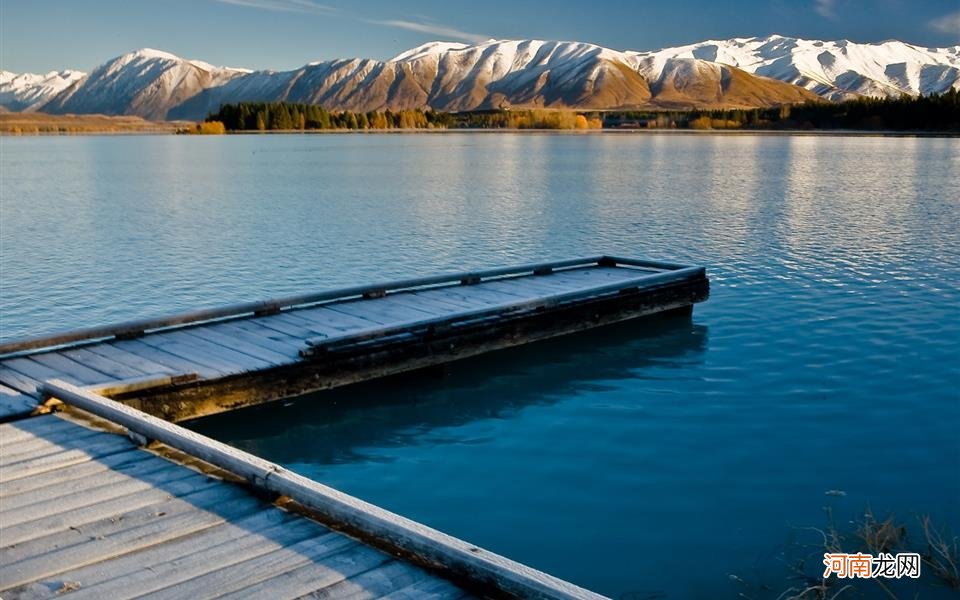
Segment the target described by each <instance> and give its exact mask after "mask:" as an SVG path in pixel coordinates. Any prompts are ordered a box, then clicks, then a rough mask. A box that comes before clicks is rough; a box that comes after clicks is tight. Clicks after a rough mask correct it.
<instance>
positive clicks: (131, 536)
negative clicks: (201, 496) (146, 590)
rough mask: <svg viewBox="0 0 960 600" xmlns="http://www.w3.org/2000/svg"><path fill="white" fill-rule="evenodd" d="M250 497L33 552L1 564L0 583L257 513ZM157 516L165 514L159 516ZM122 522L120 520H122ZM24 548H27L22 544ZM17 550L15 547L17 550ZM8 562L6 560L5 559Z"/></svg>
mask: <svg viewBox="0 0 960 600" xmlns="http://www.w3.org/2000/svg"><path fill="white" fill-rule="evenodd" d="M256 508H257V503H256V501H255V500H254V499H253V498H250V497H249V496H248V497H245V498H240V499H234V500H229V501H227V502H222V503H219V504H218V505H217V510H216V512H213V511H204V510H185V511H184V512H183V513H180V514H170V513H169V512H167V511H159V512H157V513H156V515H157V516H155V518H154V519H153V520H151V521H149V522H146V523H143V524H139V525H138V526H135V527H127V523H123V524H122V526H123V527H125V528H124V529H121V530H119V531H116V532H112V533H110V534H107V535H104V534H94V535H93V538H94V539H92V540H88V541H85V542H83V543H79V544H74V545H71V546H67V547H62V548H56V549H51V550H49V551H46V552H43V553H34V554H33V555H32V556H30V557H29V558H26V559H23V560H19V561H15V562H10V563H4V564H2V565H0V581H2V582H3V584H2V585H4V586H7V587H15V586H20V585H23V584H25V583H28V582H30V581H35V580H37V579H41V578H44V577H50V576H51V575H54V574H57V573H60V572H63V571H65V570H67V569H71V568H77V567H82V566H85V565H89V564H92V563H95V562H98V561H101V560H104V559H107V558H111V557H113V556H117V555H118V554H122V553H128V552H134V551H136V550H139V549H142V548H147V547H150V546H153V545H155V544H158V543H162V542H165V541H167V540H170V539H176V538H178V537H181V536H184V535H187V534H190V533H193V532H195V531H200V530H202V529H206V528H208V527H212V526H214V525H218V524H220V523H223V522H224V521H225V520H227V519H229V518H231V516H232V515H234V514H249V513H250V512H252V511H254V510H256ZM160 513H164V514H163V515H162V516H159V515H160ZM121 522H122V520H121ZM23 547H28V545H27V544H25V545H24V546H23ZM19 549H20V547H18V548H17V550H19ZM7 560H9V559H7Z"/></svg>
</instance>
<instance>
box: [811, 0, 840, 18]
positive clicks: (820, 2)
mask: <svg viewBox="0 0 960 600" xmlns="http://www.w3.org/2000/svg"><path fill="white" fill-rule="evenodd" d="M835 6H836V1H835V0H814V3H813V10H815V11H816V12H817V14H818V15H820V16H821V17H826V18H828V19H829V18H831V17H833V15H834V11H833V9H834V8H835Z"/></svg>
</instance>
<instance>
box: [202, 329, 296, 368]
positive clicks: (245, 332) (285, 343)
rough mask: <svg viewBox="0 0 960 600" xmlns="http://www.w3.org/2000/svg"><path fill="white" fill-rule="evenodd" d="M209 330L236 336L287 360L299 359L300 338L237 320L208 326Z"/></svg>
mask: <svg viewBox="0 0 960 600" xmlns="http://www.w3.org/2000/svg"><path fill="white" fill-rule="evenodd" d="M210 329H211V330H215V331H222V332H223V333H226V334H229V335H233V336H236V337H238V338H240V339H242V340H244V341H245V342H247V343H249V344H254V345H256V346H259V347H261V348H266V349H267V350H270V351H271V352H274V353H276V354H279V355H280V356H283V357H284V358H285V359H286V360H287V361H288V362H292V361H295V360H298V359H299V356H298V355H297V350H298V349H299V348H300V347H301V346H302V345H303V342H302V340H300V339H294V338H292V337H290V336H288V335H286V334H281V333H279V332H276V331H273V330H272V329H268V328H266V327H262V326H260V325H256V324H252V323H244V322H243V321H238V322H236V323H233V322H231V323H220V324H219V325H215V326H213V327H210Z"/></svg>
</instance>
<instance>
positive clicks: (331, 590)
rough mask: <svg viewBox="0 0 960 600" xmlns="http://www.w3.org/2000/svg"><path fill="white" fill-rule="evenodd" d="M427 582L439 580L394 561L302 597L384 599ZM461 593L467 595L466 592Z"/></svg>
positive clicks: (320, 599)
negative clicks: (390, 594)
mask: <svg viewBox="0 0 960 600" xmlns="http://www.w3.org/2000/svg"><path fill="white" fill-rule="evenodd" d="M424 580H429V581H436V580H435V579H434V578H432V577H430V576H429V575H428V574H427V573H426V572H425V571H423V570H422V569H418V568H416V567H413V566H411V565H410V564H409V563H405V562H401V561H397V560H392V561H390V562H387V563H383V564H381V565H379V566H377V567H376V568H373V569H370V570H369V571H364V572H363V573H360V574H358V575H354V576H353V577H349V578H347V579H345V580H343V581H339V582H337V583H335V584H333V585H331V586H327V587H325V588H323V589H319V590H315V591H313V592H310V593H307V594H304V595H303V596H300V598H303V599H307V598H312V599H314V600H326V599H330V598H350V599H351V600H371V599H373V598H381V597H383V596H385V595H386V594H389V593H390V592H391V591H394V590H397V589H401V588H406V587H407V586H410V585H414V584H416V583H418V582H420V581H424ZM459 591H460V594H461V595H463V591H462V590H459Z"/></svg>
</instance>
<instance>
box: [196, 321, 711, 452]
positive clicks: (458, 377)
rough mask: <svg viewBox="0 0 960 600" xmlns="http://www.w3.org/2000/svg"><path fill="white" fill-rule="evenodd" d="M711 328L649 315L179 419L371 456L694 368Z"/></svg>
mask: <svg viewBox="0 0 960 600" xmlns="http://www.w3.org/2000/svg"><path fill="white" fill-rule="evenodd" d="M707 332H708V328H707V327H706V326H705V325H697V324H694V323H693V320H692V317H691V315H690V314H689V312H686V313H683V312H681V313H680V314H671V315H654V316H651V317H644V318H640V319H634V320H632V321H626V322H623V323H617V324H614V325H609V326H606V327H601V328H597V329H593V330H589V331H584V332H581V333H577V334H573V335H567V336H561V337H557V338H553V339H549V340H544V341H540V342H536V343H532V344H527V345H524V346H519V347H514V348H510V349H506V350H500V351H496V352H493V353H489V354H485V355H481V356H477V357H473V358H468V359H464V360H460V361H455V362H452V363H447V364H445V365H442V366H439V367H430V368H426V369H421V370H418V371H414V372H410V373H404V374H400V375H394V376H390V377H384V378H381V379H377V380H372V381H367V382H362V383H357V384H353V385H348V386H344V387H340V388H335V389H333V390H328V391H323V392H317V393H312V394H306V395H303V396H299V397H297V398H292V399H289V400H285V401H280V402H273V403H270V404H265V405H258V406H252V407H249V408H244V409H239V410H236V411H233V412H231V413H226V414H220V415H214V416H211V417H206V418H201V419H195V420H193V421H189V422H185V423H181V425H183V426H185V427H187V428H189V429H193V430H195V431H197V432H199V433H202V434H204V435H207V436H210V437H212V438H215V439H219V440H222V441H225V442H228V443H230V444H231V445H234V446H236V447H238V448H241V449H243V450H246V451H248V452H251V453H253V454H256V455H258V456H263V457H266V458H269V459H270V460H274V461H277V462H280V463H287V464H290V463H294V462H299V461H301V460H306V461H308V462H310V463H313V464H337V463H349V462H357V461H363V460H369V459H370V458H371V457H369V456H366V455H365V454H364V450H363V449H364V448H369V447H383V446H406V445H412V444H416V443H417V438H418V437H419V436H421V435H422V434H424V433H425V432H427V431H429V430H431V429H435V428H440V427H450V426H459V425H462V424H465V423H468V422H470V421H474V420H478V419H489V418H509V417H510V415H511V414H513V413H515V412H516V411H519V410H521V409H523V408H524V407H527V406H533V405H549V404H552V403H554V402H558V401H561V400H563V399H564V398H569V397H570V396H571V395H573V394H576V393H578V392H585V391H591V390H598V391H599V390H602V389H603V388H604V386H605V385H609V384H608V383H605V382H612V381H616V380H621V379H632V378H640V379H642V378H645V377H649V375H647V374H645V370H648V369H650V368H651V367H656V368H658V369H664V368H685V367H688V366H690V365H696V364H698V363H699V362H700V361H701V360H702V356H703V352H704V350H705V348H706V345H707Z"/></svg>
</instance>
